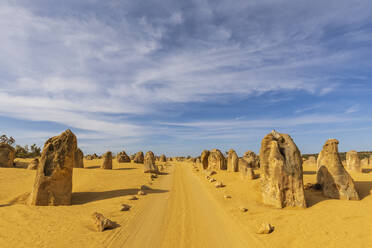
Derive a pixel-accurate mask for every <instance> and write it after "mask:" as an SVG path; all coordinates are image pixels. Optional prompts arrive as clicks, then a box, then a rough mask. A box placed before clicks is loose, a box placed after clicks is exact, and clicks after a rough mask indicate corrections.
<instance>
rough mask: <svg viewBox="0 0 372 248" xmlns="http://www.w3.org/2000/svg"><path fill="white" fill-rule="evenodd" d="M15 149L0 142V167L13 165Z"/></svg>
mask: <svg viewBox="0 0 372 248" xmlns="http://www.w3.org/2000/svg"><path fill="white" fill-rule="evenodd" d="M14 159H15V149H14V148H13V147H12V146H10V145H8V144H5V143H0V167H13V164H14Z"/></svg>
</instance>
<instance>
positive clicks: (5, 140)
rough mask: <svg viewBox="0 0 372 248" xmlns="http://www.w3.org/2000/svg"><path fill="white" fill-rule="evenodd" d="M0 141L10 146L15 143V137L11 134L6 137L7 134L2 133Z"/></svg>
mask: <svg viewBox="0 0 372 248" xmlns="http://www.w3.org/2000/svg"><path fill="white" fill-rule="evenodd" d="M0 143H5V144H8V145H10V146H12V145H13V144H14V143H15V139H14V138H13V137H12V136H10V137H9V138H8V136H6V135H5V134H3V135H1V136H0Z"/></svg>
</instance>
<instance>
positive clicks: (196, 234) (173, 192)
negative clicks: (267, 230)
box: [106, 165, 258, 248]
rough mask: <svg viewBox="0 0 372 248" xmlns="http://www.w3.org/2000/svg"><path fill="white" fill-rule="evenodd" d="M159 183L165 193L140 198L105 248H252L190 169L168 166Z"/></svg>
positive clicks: (240, 230)
mask: <svg viewBox="0 0 372 248" xmlns="http://www.w3.org/2000/svg"><path fill="white" fill-rule="evenodd" d="M159 180H161V182H159V186H158V188H159V189H162V190H167V192H165V193H161V194H149V195H147V196H146V197H145V198H144V199H141V201H143V202H142V204H141V205H139V206H138V207H137V209H136V210H134V209H133V211H136V213H135V214H134V216H133V217H132V218H131V219H130V220H127V221H128V222H127V223H125V224H124V225H123V226H122V227H121V228H118V229H119V230H118V231H115V233H114V234H113V235H112V237H111V238H110V239H108V240H107V243H106V246H107V247H115V248H118V247H128V248H135V247H141V248H147V247H151V248H157V247H172V248H175V247H177V248H178V247H187V248H191V247H195V248H199V247H214V248H216V247H229V248H230V247H234V248H237V247H255V244H253V243H252V239H250V240H251V242H250V245H248V242H247V234H246V233H244V231H243V230H242V228H240V227H239V226H238V225H237V223H235V222H234V221H233V220H232V219H231V217H229V216H228V214H227V213H226V212H225V211H224V209H222V207H221V206H220V205H219V204H218V202H217V201H216V200H215V199H214V198H213V196H212V195H211V194H210V193H209V192H208V189H206V188H205V186H204V185H203V183H202V181H201V179H200V177H198V176H197V175H195V174H194V173H193V172H192V170H191V168H190V167H189V166H187V165H174V166H171V167H170V170H169V174H168V175H164V176H162V178H161V179H159ZM131 211H132V210H131ZM119 224H121V223H119ZM253 240H254V239H253ZM254 243H255V242H254ZM257 245H258V244H257ZM256 247H258V246H256Z"/></svg>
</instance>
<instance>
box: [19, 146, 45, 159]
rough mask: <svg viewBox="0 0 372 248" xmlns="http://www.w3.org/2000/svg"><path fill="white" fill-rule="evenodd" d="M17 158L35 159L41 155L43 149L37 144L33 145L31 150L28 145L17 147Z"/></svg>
mask: <svg viewBox="0 0 372 248" xmlns="http://www.w3.org/2000/svg"><path fill="white" fill-rule="evenodd" d="M15 155H16V158H34V157H38V156H40V155H41V148H40V147H38V146H37V145H36V144H33V145H31V148H28V145H25V146H24V147H22V146H20V145H16V147H15Z"/></svg>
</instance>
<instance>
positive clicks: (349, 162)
mask: <svg viewBox="0 0 372 248" xmlns="http://www.w3.org/2000/svg"><path fill="white" fill-rule="evenodd" d="M346 168H347V170H349V171H354V172H362V165H361V162H360V159H359V156H358V153H357V152H356V151H349V152H347V153H346Z"/></svg>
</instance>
